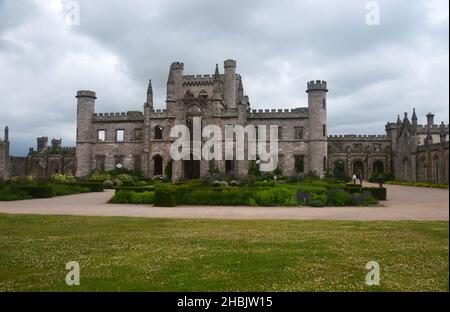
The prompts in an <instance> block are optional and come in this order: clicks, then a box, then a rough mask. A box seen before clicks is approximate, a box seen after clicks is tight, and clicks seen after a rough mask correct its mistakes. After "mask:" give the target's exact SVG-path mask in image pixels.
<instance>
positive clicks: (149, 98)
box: [144, 79, 153, 109]
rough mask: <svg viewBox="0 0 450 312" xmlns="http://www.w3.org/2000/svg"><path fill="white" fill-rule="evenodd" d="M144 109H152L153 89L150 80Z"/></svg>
mask: <svg viewBox="0 0 450 312" xmlns="http://www.w3.org/2000/svg"><path fill="white" fill-rule="evenodd" d="M144 107H149V108H150V109H153V88H152V80H151V79H149V80H148V87H147V102H145V105H144Z"/></svg>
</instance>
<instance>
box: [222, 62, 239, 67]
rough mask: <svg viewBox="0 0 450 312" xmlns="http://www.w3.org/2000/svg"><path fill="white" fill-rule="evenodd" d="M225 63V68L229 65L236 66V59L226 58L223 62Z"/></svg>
mask: <svg viewBox="0 0 450 312" xmlns="http://www.w3.org/2000/svg"><path fill="white" fill-rule="evenodd" d="M223 65H224V67H225V68H227V67H234V68H236V61H235V60H226V61H225V62H223Z"/></svg>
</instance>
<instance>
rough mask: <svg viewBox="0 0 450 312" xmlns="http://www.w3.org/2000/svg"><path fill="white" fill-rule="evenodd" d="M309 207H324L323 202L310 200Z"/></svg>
mask: <svg viewBox="0 0 450 312" xmlns="http://www.w3.org/2000/svg"><path fill="white" fill-rule="evenodd" d="M310 205H311V207H324V206H325V204H324V202H323V201H321V200H320V199H314V200H312V201H311V203H310Z"/></svg>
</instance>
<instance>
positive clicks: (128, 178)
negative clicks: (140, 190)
mask: <svg viewBox="0 0 450 312" xmlns="http://www.w3.org/2000/svg"><path fill="white" fill-rule="evenodd" d="M117 179H118V180H120V181H121V182H122V183H123V185H130V186H131V185H135V179H134V177H133V176H132V175H129V174H127V173H122V174H119V175H118V176H117Z"/></svg>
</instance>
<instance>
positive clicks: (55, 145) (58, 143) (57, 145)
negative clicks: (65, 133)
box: [52, 139, 62, 149]
mask: <svg viewBox="0 0 450 312" xmlns="http://www.w3.org/2000/svg"><path fill="white" fill-rule="evenodd" d="M61 143H62V140H61V139H59V140H58V139H52V148H54V149H59V148H61Z"/></svg>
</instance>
